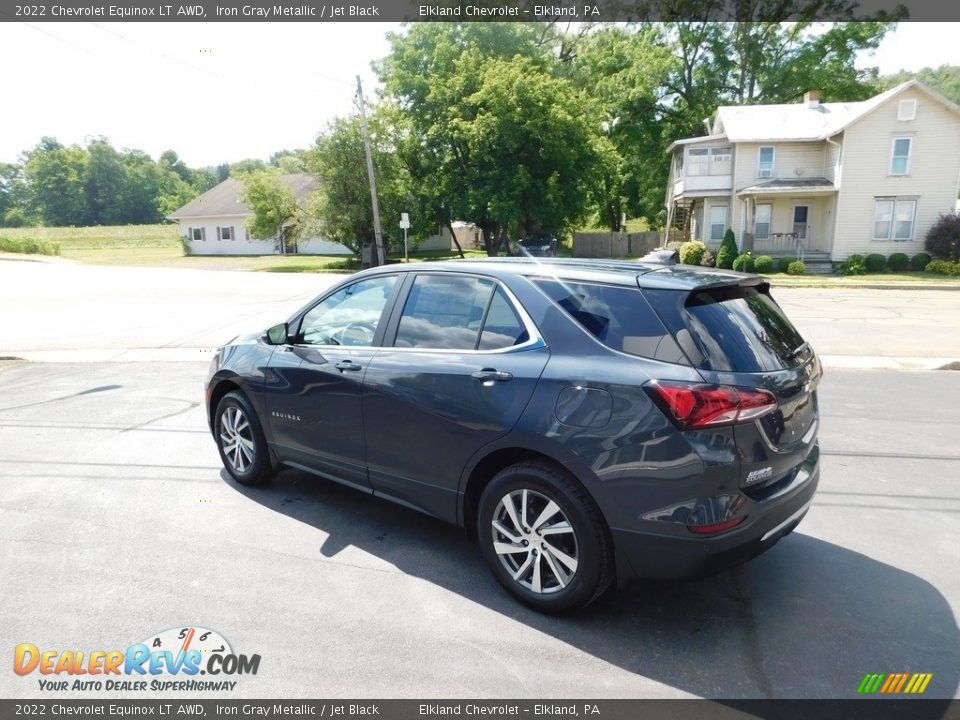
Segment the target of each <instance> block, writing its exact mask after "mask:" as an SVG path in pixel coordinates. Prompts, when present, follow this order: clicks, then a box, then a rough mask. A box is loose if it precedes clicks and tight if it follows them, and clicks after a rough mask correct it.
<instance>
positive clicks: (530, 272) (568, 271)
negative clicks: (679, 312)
mask: <svg viewBox="0 0 960 720" xmlns="http://www.w3.org/2000/svg"><path fill="white" fill-rule="evenodd" d="M389 272H455V273H462V272H472V273H477V272H479V273H483V274H486V275H492V276H494V277H509V276H516V275H521V276H525V277H537V278H557V279H560V280H569V281H581V282H598V283H607V284H611V285H626V286H633V287H636V286H637V285H639V286H640V287H643V288H660V289H668V290H693V289H698V288H699V289H702V288H704V287H711V286H719V285H743V284H760V283H763V282H764V281H763V280H762V279H761V278H758V277H756V276H754V275H748V274H746V273H740V272H734V271H733V270H718V269H716V268H706V267H701V266H698V265H665V264H661V263H653V262H641V261H636V260H632V261H631V260H605V259H590V258H509V257H507V258H483V259H467V260H442V261H437V262H426V263H422V262H418V263H410V264H390V265H384V266H381V267H377V268H371V269H370V270H365V271H364V274H381V273H389Z"/></svg>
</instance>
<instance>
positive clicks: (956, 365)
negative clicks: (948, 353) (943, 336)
mask: <svg viewBox="0 0 960 720" xmlns="http://www.w3.org/2000/svg"><path fill="white" fill-rule="evenodd" d="M820 362H821V363H823V366H824V367H825V368H827V369H834V370H960V358H951V357H933V358H931V357H886V356H880V355H872V356H870V355H821V356H820Z"/></svg>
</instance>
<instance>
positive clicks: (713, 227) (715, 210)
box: [710, 205, 727, 240]
mask: <svg viewBox="0 0 960 720" xmlns="http://www.w3.org/2000/svg"><path fill="white" fill-rule="evenodd" d="M726 231H727V206H726V205H712V206H711V207H710V239H711V240H723V234H724V233H725V232H726Z"/></svg>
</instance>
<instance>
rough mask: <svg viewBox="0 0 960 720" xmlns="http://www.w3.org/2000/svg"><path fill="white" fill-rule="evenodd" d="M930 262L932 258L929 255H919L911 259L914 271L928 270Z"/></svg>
mask: <svg viewBox="0 0 960 720" xmlns="http://www.w3.org/2000/svg"><path fill="white" fill-rule="evenodd" d="M929 262H930V256H929V255H928V254H927V253H917V254H916V255H914V256H913V257H912V258H910V267H911V268H913V269H914V270H926V269H927V265H928V264H929Z"/></svg>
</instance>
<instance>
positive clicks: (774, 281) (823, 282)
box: [764, 272, 960, 288]
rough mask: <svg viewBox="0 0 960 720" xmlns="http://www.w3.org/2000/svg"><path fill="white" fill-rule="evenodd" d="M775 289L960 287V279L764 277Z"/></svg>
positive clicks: (904, 274) (924, 275)
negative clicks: (878, 286)
mask: <svg viewBox="0 0 960 720" xmlns="http://www.w3.org/2000/svg"><path fill="white" fill-rule="evenodd" d="M764 277H766V278H768V279H769V280H770V283H771V285H773V286H775V287H829V288H842V287H859V286H862V285H871V286H875V285H888V286H890V287H897V286H898V285H904V286H909V285H956V286H958V287H960V278H950V277H947V276H945V275H934V274H933V273H927V272H889V273H869V274H867V275H847V276H841V275H786V274H784V273H775V274H772V275H764Z"/></svg>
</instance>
